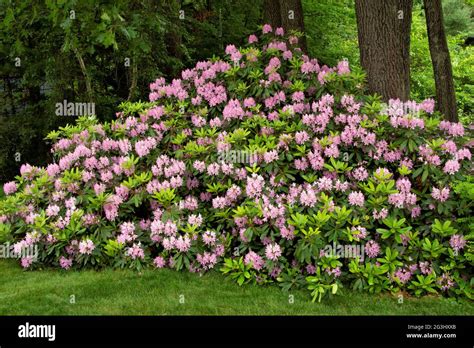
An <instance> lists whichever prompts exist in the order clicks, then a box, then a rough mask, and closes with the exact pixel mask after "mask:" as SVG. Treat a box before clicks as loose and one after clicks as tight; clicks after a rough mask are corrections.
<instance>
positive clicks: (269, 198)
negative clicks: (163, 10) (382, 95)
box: [0, 25, 473, 300]
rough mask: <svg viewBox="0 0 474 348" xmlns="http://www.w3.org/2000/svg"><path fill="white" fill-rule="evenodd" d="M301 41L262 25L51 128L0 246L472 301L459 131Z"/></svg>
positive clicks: (84, 262) (11, 186) (56, 258)
mask: <svg viewBox="0 0 474 348" xmlns="http://www.w3.org/2000/svg"><path fill="white" fill-rule="evenodd" d="M297 45H298V37H297V35H296V34H293V35H290V36H288V37H287V36H284V33H283V30H282V29H281V28H279V29H276V30H275V31H273V30H272V28H271V27H270V26H268V25H265V26H263V34H262V35H260V36H259V37H257V36H255V35H251V36H250V37H249V38H248V45H247V46H246V47H243V48H240V49H238V48H237V47H235V46H233V45H229V46H227V48H226V50H225V57H224V58H222V59H221V58H213V59H211V60H209V61H203V62H198V63H197V64H196V66H195V67H194V68H193V69H189V70H184V71H183V72H182V74H181V78H180V79H175V80H173V81H172V82H171V83H166V81H165V80H164V79H158V80H156V81H155V82H153V83H152V84H151V85H150V89H151V93H150V96H149V99H150V101H149V102H139V103H124V104H122V105H121V111H120V112H118V113H117V119H116V120H114V121H112V122H107V123H103V124H100V123H98V121H97V120H96V119H95V118H94V117H90V116H89V117H81V118H79V119H78V120H77V122H76V124H75V125H68V126H66V127H63V128H60V129H59V130H58V131H54V132H52V133H50V134H49V136H48V139H49V140H51V141H52V142H53V145H52V152H53V155H54V158H55V163H51V164H50V165H48V166H47V167H46V168H38V167H33V166H30V165H28V164H25V165H23V166H22V168H21V175H20V176H18V177H17V178H16V181H13V182H9V183H7V184H5V185H4V191H5V194H6V196H5V197H4V198H2V199H1V200H0V219H1V222H2V224H1V230H0V238H1V239H2V240H1V241H2V242H4V243H6V242H9V243H11V244H12V246H13V249H14V250H13V252H14V254H15V255H21V254H22V251H24V250H26V249H27V248H29V247H36V248H37V250H38V255H37V257H35V256H31V255H29V256H23V257H22V258H21V264H22V266H23V267H24V268H28V269H35V268H41V267H44V266H53V267H62V268H63V269H66V270H73V269H80V268H84V267H94V268H101V267H134V268H137V269H141V268H142V267H156V268H162V267H169V268H173V269H176V270H183V269H185V270H188V271H191V272H204V271H206V270H209V269H213V268H217V269H219V270H221V271H222V272H223V273H225V274H227V275H229V276H230V277H231V278H232V279H235V280H236V281H237V282H238V283H239V284H243V283H249V282H253V283H258V284H266V283H271V282H276V283H279V284H280V285H281V286H282V287H283V288H284V289H286V290H289V289H294V288H298V287H302V288H307V289H309V290H310V291H311V294H312V297H313V300H316V299H317V300H321V298H322V297H324V296H326V295H332V294H337V293H339V290H340V288H342V287H346V288H348V287H349V288H354V289H357V290H363V291H368V292H371V293H376V292H381V291H390V292H398V291H404V292H408V293H412V294H415V295H424V294H430V293H433V294H434V293H443V294H446V295H447V296H467V297H469V298H472V292H471V291H472V290H471V286H472V256H473V254H472V242H471V239H472V235H473V233H472V220H471V219H470V215H471V213H472V180H471V181H468V179H467V178H466V176H467V175H468V174H469V172H470V170H471V162H470V160H471V152H470V150H469V148H468V147H466V146H464V145H463V144H465V143H466V141H467V140H468V139H469V136H468V134H467V130H465V129H464V127H463V126H462V125H461V124H459V123H450V122H446V121H440V118H439V115H437V114H436V113H434V112H433V109H434V101H433V100H425V101H423V102H421V103H417V102H414V101H413V102H408V103H401V102H400V101H396V100H393V101H391V102H390V103H389V105H384V104H383V103H381V101H380V100H379V99H378V98H377V97H374V96H364V95H362V93H361V92H360V91H361V90H362V88H363V76H362V75H361V74H355V73H352V72H351V71H350V68H349V65H348V62H347V61H341V62H339V63H338V64H337V66H335V67H332V68H330V67H328V66H320V65H319V64H318V61H317V60H316V59H310V58H309V57H307V56H306V55H304V54H303V53H302V51H301V50H300V49H299V48H298V47H297ZM469 180H470V179H469ZM455 183H456V185H455ZM469 184H470V185H471V186H470V190H471V194H470V195H469V194H466V192H465V191H466V189H467V187H468V186H467V185H469ZM463 185H464V186H465V188H463Z"/></svg>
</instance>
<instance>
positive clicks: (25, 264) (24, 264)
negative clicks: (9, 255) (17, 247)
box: [21, 256, 34, 268]
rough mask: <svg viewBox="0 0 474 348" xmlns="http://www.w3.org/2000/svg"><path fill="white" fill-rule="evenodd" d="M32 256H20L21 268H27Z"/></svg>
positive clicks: (31, 261)
mask: <svg viewBox="0 0 474 348" xmlns="http://www.w3.org/2000/svg"><path fill="white" fill-rule="evenodd" d="M33 260H34V259H33V256H27V257H22V258H21V267H23V268H29V267H30V266H31V264H32V263H33Z"/></svg>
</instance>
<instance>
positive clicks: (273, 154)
mask: <svg viewBox="0 0 474 348" xmlns="http://www.w3.org/2000/svg"><path fill="white" fill-rule="evenodd" d="M263 160H264V161H265V163H271V162H273V161H276V160H278V152H277V151H276V150H272V151H267V152H265V153H264V154H263Z"/></svg>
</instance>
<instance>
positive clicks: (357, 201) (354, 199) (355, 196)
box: [348, 191, 365, 207]
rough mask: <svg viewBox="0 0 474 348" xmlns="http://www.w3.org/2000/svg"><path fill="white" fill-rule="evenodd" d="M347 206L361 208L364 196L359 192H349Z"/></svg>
mask: <svg viewBox="0 0 474 348" xmlns="http://www.w3.org/2000/svg"><path fill="white" fill-rule="evenodd" d="M348 198H349V204H350V205H356V206H358V207H362V206H363V205H364V202H365V198H364V194H363V193H362V192H360V191H356V192H351V193H350V194H349V197H348Z"/></svg>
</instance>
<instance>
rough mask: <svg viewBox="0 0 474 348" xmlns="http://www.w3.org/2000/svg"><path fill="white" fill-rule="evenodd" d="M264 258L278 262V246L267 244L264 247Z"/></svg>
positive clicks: (279, 252) (279, 251)
mask: <svg viewBox="0 0 474 348" xmlns="http://www.w3.org/2000/svg"><path fill="white" fill-rule="evenodd" d="M265 256H266V257H267V259H269V260H272V261H276V260H278V258H279V257H280V256H281V249H280V246H279V245H278V244H276V243H274V244H268V245H267V246H266V247H265Z"/></svg>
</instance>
